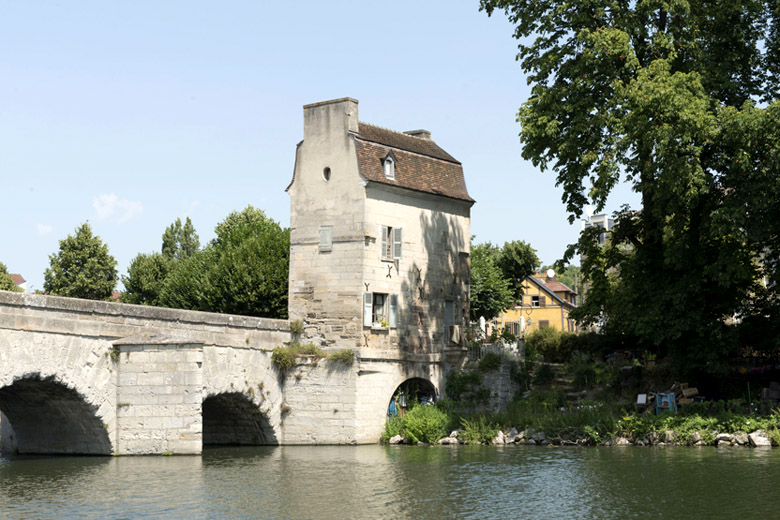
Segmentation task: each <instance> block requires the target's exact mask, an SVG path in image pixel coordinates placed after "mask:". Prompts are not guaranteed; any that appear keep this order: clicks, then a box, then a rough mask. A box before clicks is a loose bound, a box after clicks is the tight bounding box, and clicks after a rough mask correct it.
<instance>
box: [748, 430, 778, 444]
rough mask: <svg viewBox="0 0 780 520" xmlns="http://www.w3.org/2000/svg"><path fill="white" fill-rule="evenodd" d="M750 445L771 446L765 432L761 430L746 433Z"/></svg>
mask: <svg viewBox="0 0 780 520" xmlns="http://www.w3.org/2000/svg"><path fill="white" fill-rule="evenodd" d="M748 439H749V440H750V445H751V446H752V447H754V448H771V447H772V441H771V440H769V437H767V436H766V432H764V431H763V430H756V431H754V432H753V433H751V434H750V435H748Z"/></svg>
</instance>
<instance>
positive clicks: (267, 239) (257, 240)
mask: <svg viewBox="0 0 780 520" xmlns="http://www.w3.org/2000/svg"><path fill="white" fill-rule="evenodd" d="M215 231H216V233H217V236H216V237H215V238H214V240H213V241H212V242H211V243H210V244H209V245H208V246H206V248H205V249H203V250H202V251H199V252H197V253H195V254H193V255H191V256H189V257H188V258H186V259H184V260H182V261H180V262H178V263H177V264H176V266H175V268H174V269H173V270H172V271H171V272H170V274H169V275H168V276H167V277H166V279H165V283H164V285H163V288H162V291H161V293H160V297H159V301H160V303H161V304H162V305H164V306H168V307H177V308H183V309H193V310H202V311H210V312H224V313H233V314H243V315H248V316H264V317H269V318H285V317H287V290H288V288H287V280H288V273H289V258H290V231H289V229H286V228H282V227H281V226H280V225H279V224H278V223H277V222H275V221H273V220H272V219H270V218H268V217H266V215H265V213H264V212H263V211H262V210H259V209H255V208H253V207H252V206H248V207H247V208H246V209H244V210H243V211H240V212H233V213H231V214H230V215H228V217H227V218H225V220H224V221H222V222H220V223H219V224H217V226H216V229H215Z"/></svg>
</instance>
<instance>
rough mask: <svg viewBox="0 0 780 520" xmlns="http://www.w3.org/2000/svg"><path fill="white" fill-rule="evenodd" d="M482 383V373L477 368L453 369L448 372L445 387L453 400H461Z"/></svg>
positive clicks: (448, 395)
mask: <svg viewBox="0 0 780 520" xmlns="http://www.w3.org/2000/svg"><path fill="white" fill-rule="evenodd" d="M481 384H482V375H481V374H480V373H479V372H477V371H476V370H463V371H452V372H450V373H449V374H447V381H446V382H445V383H444V388H445V390H446V392H447V397H448V398H449V399H451V400H452V401H461V400H463V399H465V397H466V395H467V394H473V393H474V392H475V391H476V390H477V389H478V388H479V387H480V385H481Z"/></svg>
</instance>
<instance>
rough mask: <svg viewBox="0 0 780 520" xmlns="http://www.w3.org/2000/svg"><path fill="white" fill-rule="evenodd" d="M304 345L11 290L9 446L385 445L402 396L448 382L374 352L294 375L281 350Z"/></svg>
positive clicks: (178, 314) (1, 356)
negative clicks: (395, 398) (401, 390)
mask: <svg viewBox="0 0 780 520" xmlns="http://www.w3.org/2000/svg"><path fill="white" fill-rule="evenodd" d="M292 339H294V338H292V336H291V333H290V326H289V322H288V321H286V320H271V319H265V318H253V317H246V316H231V315H225V314H212V313H205V312H195V311H184V310H176V309H162V308H155V307H146V306H139V305H127V304H120V303H110V302H95V301H88V300H77V299H72V298H62V297H56V296H44V295H33V294H18V293H11V292H4V291H0V448H4V449H5V450H14V451H17V452H19V453H71V454H101V455H110V454H118V455H129V454H164V453H174V454H197V453H201V451H202V447H203V445H204V444H207V445H208V444H250V445H251V444H362V443H373V442H377V441H378V440H379V437H380V435H381V432H382V430H383V427H384V422H385V414H386V410H387V405H388V403H389V401H390V399H391V397H392V395H393V393H394V392H395V391H396V389H397V388H398V387H399V385H401V384H402V383H404V382H405V381H408V380H410V379H415V380H423V381H424V384H429V385H431V386H432V387H433V389H435V391H436V392H437V393H438V391H439V388H441V386H442V384H443V377H444V372H445V370H444V364H445V361H446V360H445V359H444V357H443V355H442V354H429V355H423V354H418V355H410V354H401V353H399V352H392V351H384V350H378V349H362V348H361V349H354V350H355V353H356V357H355V362H354V363H353V364H352V365H345V364H344V363H341V362H338V361H331V360H320V361H319V362H311V361H310V360H307V359H299V360H298V364H297V366H296V367H295V368H294V369H293V370H291V371H288V373H287V374H286V375H285V374H281V373H279V371H278V370H277V369H276V368H275V367H274V365H273V363H272V361H271V353H272V351H273V349H274V347H276V346H279V345H282V344H284V343H287V342H289V341H291V340H292ZM450 355H453V354H450ZM459 355H462V353H459V354H457V355H456V357H457V356H459ZM456 361H457V360H455V359H453V362H456Z"/></svg>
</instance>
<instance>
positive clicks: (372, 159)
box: [354, 123, 474, 202]
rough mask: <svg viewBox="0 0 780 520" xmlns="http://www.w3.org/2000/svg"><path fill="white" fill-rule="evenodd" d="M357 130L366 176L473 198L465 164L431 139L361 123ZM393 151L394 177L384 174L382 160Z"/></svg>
mask: <svg viewBox="0 0 780 520" xmlns="http://www.w3.org/2000/svg"><path fill="white" fill-rule="evenodd" d="M359 130H360V132H359V133H357V134H354V136H355V148H356V149H357V156H358V166H359V168H360V174H361V175H363V177H365V178H366V179H367V180H369V181H373V182H378V183H381V184H388V185H391V186H400V187H402V188H407V189H412V190H416V191H422V192H426V193H433V194H436V195H442V196H445V197H450V198H453V199H459V200H464V201H467V202H474V199H472V198H471V197H470V196H469V193H468V191H467V190H466V181H465V179H464V178H463V167H462V166H461V164H460V163H459V162H458V161H456V160H455V159H454V158H453V157H452V156H451V155H450V154H448V153H447V152H445V151H444V150H442V149H441V148H439V146H438V145H437V144H436V143H434V142H433V141H431V140H430V139H423V138H420V137H413V136H410V135H406V134H402V133H400V132H393V131H392V130H387V129H384V128H380V127H378V126H373V125H367V124H365V123H360V126H359ZM390 151H392V152H393V155H394V156H395V179H388V178H387V177H385V175H384V170H383V167H382V160H383V159H384V158H385V157H386V156H387V154H388V153H389V152H390Z"/></svg>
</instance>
